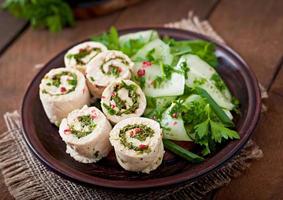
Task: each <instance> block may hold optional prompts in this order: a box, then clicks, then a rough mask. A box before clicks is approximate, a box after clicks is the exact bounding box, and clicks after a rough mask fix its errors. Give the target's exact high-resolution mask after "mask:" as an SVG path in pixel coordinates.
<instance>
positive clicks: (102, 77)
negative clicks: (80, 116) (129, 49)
mask: <svg viewBox="0 0 283 200" xmlns="http://www.w3.org/2000/svg"><path fill="white" fill-rule="evenodd" d="M133 66H134V63H133V62H132V61H131V60H130V58H129V57H128V56H127V55H125V54H123V53H122V52H120V51H114V50H113V51H106V52H102V53H100V54H99V55H97V56H96V57H95V58H94V59H92V60H91V61H90V62H89V63H88V64H87V69H86V77H87V83H88V86H89V89H90V92H91V94H92V95H93V96H96V97H101V95H102V92H103V90H104V88H105V87H106V86H108V85H109V84H110V83H111V82H113V81H115V80H118V79H119V80H121V79H130V78H131V70H132V68H133Z"/></svg>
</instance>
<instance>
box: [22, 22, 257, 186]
mask: <svg viewBox="0 0 283 200" xmlns="http://www.w3.org/2000/svg"><path fill="white" fill-rule="evenodd" d="M148 29H154V30H157V31H158V32H160V31H168V32H170V31H171V32H175V33H176V32H179V33H182V34H187V35H190V36H191V37H195V38H199V39H204V40H208V41H211V42H213V43H215V45H216V46H217V47H218V48H219V47H220V48H221V49H222V50H224V51H227V52H228V53H229V55H230V56H233V57H234V58H235V59H236V60H237V61H238V62H240V63H241V64H242V66H243V67H244V69H245V70H246V72H247V74H248V75H249V78H250V80H249V81H250V82H251V85H250V87H251V88H253V90H254V92H255V100H256V102H255V110H254V118H253V119H252V120H251V122H250V123H249V128H248V129H247V130H246V132H247V133H246V134H245V135H244V137H243V138H241V140H240V141H239V140H237V141H230V142H229V144H231V143H233V142H234V143H238V144H235V145H234V147H233V148H232V149H231V150H230V151H229V152H228V153H227V155H224V157H223V158H222V159H220V160H219V161H218V163H216V164H215V165H210V166H209V167H207V168H205V169H203V170H201V171H199V173H195V174H194V175H190V176H189V177H187V176H186V174H187V173H186V172H188V171H185V172H182V173H179V174H175V175H173V176H167V177H162V178H157V179H153V180H152V179H147V180H142V181H139V180H131V181H123V180H122V181H121V180H110V179H104V178H100V177H95V176H91V175H87V176H91V177H92V178H91V179H90V178H86V177H85V178H82V177H80V176H78V175H77V174H76V173H70V172H66V171H64V170H62V166H59V165H58V164H57V163H56V161H57V162H58V160H56V159H54V158H52V156H49V158H48V159H46V158H45V157H46V156H45V157H44V156H43V155H41V153H40V152H38V149H37V148H38V146H37V145H35V144H34V143H33V142H32V140H31V138H30V136H29V133H27V126H28V124H27V122H26V119H25V110H24V109H25V104H26V101H27V96H28V92H29V90H30V88H31V87H32V85H33V83H34V82H35V80H36V77H38V76H39V75H40V74H41V73H42V71H43V70H44V69H45V68H46V66H48V65H50V63H52V62H53V61H54V60H56V59H57V58H58V57H59V56H60V55H61V54H62V53H63V52H64V51H66V50H67V49H69V48H71V47H72V46H74V45H76V44H79V43H81V42H83V41H87V40H89V39H85V40H82V41H80V42H76V43H74V44H72V45H70V46H68V47H67V48H64V49H63V50H62V51H60V52H59V53H57V54H56V55H55V56H54V57H52V58H51V59H50V60H49V61H48V62H47V63H46V64H45V65H44V66H43V67H42V68H41V69H40V70H39V71H38V72H37V74H36V75H35V76H34V77H33V79H32V81H31V82H30V84H29V86H28V87H27V89H26V92H25V94H24V97H23V100H22V106H21V120H22V127H23V133H24V134H23V136H24V140H25V142H26V143H27V144H28V147H29V148H30V149H31V151H32V152H33V154H34V155H36V157H37V158H38V159H39V160H40V161H41V162H42V163H44V165H46V166H47V167H48V168H50V169H52V170H53V171H55V172H56V173H57V174H59V175H61V176H63V177H64V178H67V179H70V180H72V181H75V182H79V183H83V184H85V183H86V184H90V185H96V186H103V187H109V188H116V189H142V188H153V187H161V186H168V185H172V184H178V183H181V182H184V181H192V180H194V179H196V178H198V177H202V176H204V175H206V174H207V173H209V172H210V171H212V170H215V169H218V168H219V167H221V166H222V165H223V164H225V163H226V162H227V161H228V160H230V159H231V158H232V157H233V156H234V155H235V154H237V152H239V150H240V149H242V147H243V146H244V145H245V144H246V142H247V141H248V139H249V138H250V136H251V135H252V132H253V131H254V129H255V128H256V125H257V123H258V121H259V117H260V110H261V107H260V105H261V98H260V90H259V85H258V81H257V79H256V76H255V74H254V72H253V71H252V69H251V68H250V67H249V65H248V64H247V63H246V62H245V61H244V60H243V59H242V58H241V56H240V55H239V54H238V53H237V52H235V51H234V50H232V49H231V48H230V47H228V46H227V45H225V44H221V43H219V42H218V41H216V40H214V39H212V38H210V37H208V36H205V35H203V34H200V33H196V32H192V31H187V30H180V29H176V28H164V27H159V26H147V27H132V28H126V29H119V32H122V33H123V32H127V33H130V32H136V31H141V30H148ZM248 110H249V109H248ZM36 146H37V147H36ZM227 146H228V144H227ZM225 148H226V147H224V148H223V149H225ZM223 149H221V150H223ZM221 150H220V151H221ZM46 153H47V154H48V152H47V151H46ZM217 154H218V153H217ZM217 154H216V155H217ZM73 170H75V169H73ZM75 171H76V170H75ZM129 182H131V184H129Z"/></svg>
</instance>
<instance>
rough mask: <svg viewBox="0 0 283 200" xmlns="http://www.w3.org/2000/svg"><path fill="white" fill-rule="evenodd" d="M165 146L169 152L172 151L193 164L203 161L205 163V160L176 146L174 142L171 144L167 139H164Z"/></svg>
mask: <svg viewBox="0 0 283 200" xmlns="http://www.w3.org/2000/svg"><path fill="white" fill-rule="evenodd" d="M163 144H164V146H165V148H166V149H168V150H169V151H172V152H173V153H175V154H176V155H178V156H180V157H182V158H184V159H186V160H188V161H190V162H192V163H200V162H202V161H204V158H203V157H201V156H199V155H197V154H194V153H192V152H190V151H188V150H186V149H184V148H182V147H180V146H179V145H177V144H175V143H174V142H171V141H170V140H167V139H163Z"/></svg>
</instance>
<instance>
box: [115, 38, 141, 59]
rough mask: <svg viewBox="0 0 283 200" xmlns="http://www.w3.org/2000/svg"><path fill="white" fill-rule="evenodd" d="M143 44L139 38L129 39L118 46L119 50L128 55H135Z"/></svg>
mask: <svg viewBox="0 0 283 200" xmlns="http://www.w3.org/2000/svg"><path fill="white" fill-rule="evenodd" d="M144 45H145V42H144V41H143V40H141V39H135V40H133V39H132V40H129V41H127V42H125V43H123V44H122V45H121V47H120V50H121V51H122V52H123V53H125V54H127V55H128V56H130V57H131V56H133V55H135V54H136V53H137V52H138V50H139V49H141V48H142V47H143V46H144Z"/></svg>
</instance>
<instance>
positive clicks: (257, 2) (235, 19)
mask: <svg viewBox="0 0 283 200" xmlns="http://www.w3.org/2000/svg"><path fill="white" fill-rule="evenodd" d="M282 10H283V1H278V0H269V1H265V0H237V1H230V0H223V1H221V2H220V3H219V4H218V5H217V7H216V9H215V10H214V12H213V13H212V15H211V17H210V18H209V21H210V22H211V24H212V25H213V27H214V28H215V30H216V31H217V32H218V33H220V35H221V36H222V37H223V38H224V39H225V40H226V41H227V43H228V44H229V45H230V46H231V47H232V48H233V49H235V50H236V51H238V52H239V53H240V54H241V55H242V57H243V58H244V59H245V60H246V61H247V63H248V64H249V65H250V66H251V68H252V69H253V71H254V72H255V73H256V75H257V77H258V79H259V81H260V82H262V83H263V84H264V85H265V86H268V84H269V82H270V81H271V79H272V75H273V71H274V70H275V68H276V65H277V64H278V62H279V59H280V57H281V55H282V52H283V37H282V36H283V26H282V24H283V12H282Z"/></svg>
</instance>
